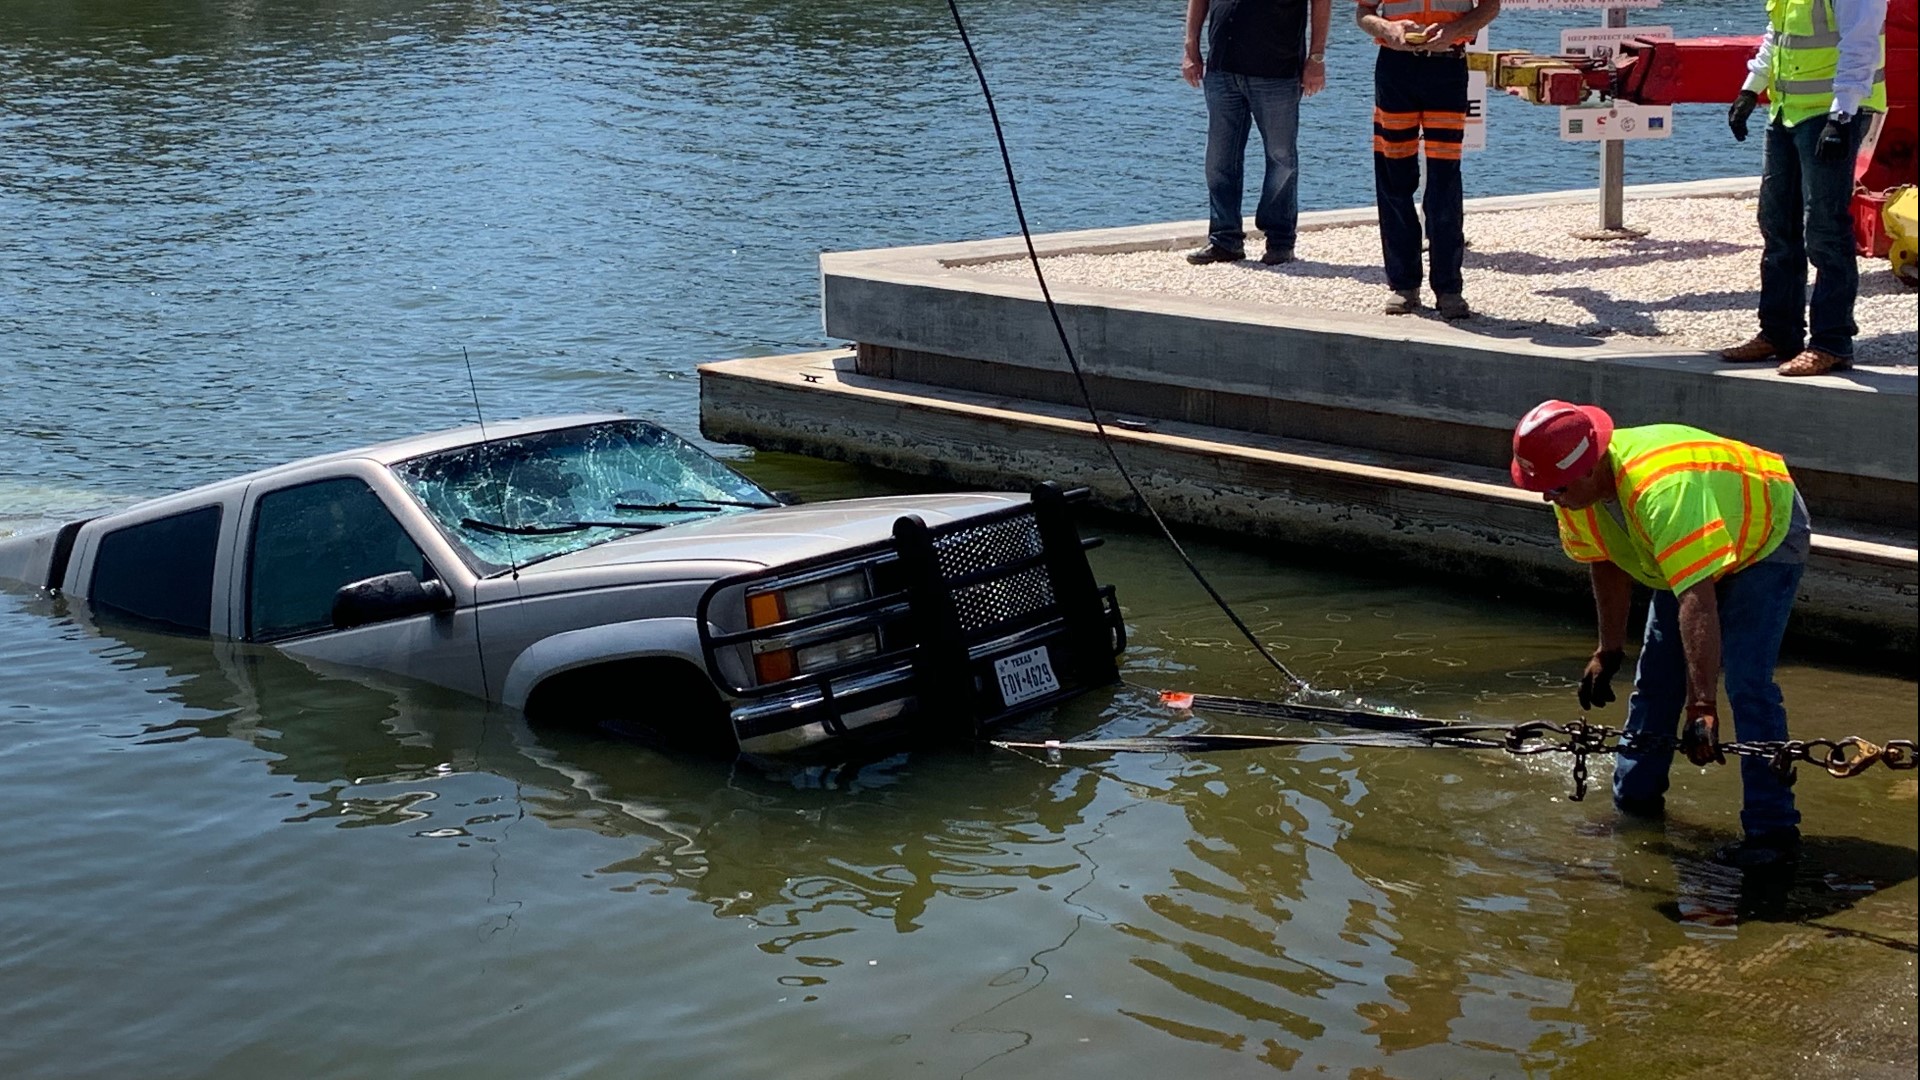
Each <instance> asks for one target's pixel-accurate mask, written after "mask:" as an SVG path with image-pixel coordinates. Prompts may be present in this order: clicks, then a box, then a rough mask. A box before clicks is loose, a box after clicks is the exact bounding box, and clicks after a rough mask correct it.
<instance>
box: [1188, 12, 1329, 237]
mask: <svg viewBox="0 0 1920 1080" xmlns="http://www.w3.org/2000/svg"><path fill="white" fill-rule="evenodd" d="M1332 9H1333V0H1187V46H1186V55H1185V57H1184V58H1183V59H1182V60H1181V62H1180V74H1181V76H1182V77H1184V78H1185V79H1186V80H1187V84H1188V85H1189V86H1200V87H1204V89H1205V90H1206V95H1207V211H1208V227H1207V246H1206V247H1204V248H1201V249H1200V250H1198V251H1195V252H1191V253H1189V254H1188V255H1187V261H1188V262H1190V263H1193V264H1194V265H1195V266H1205V265H1206V264H1208V263H1220V262H1237V261H1239V260H1241V259H1244V258H1246V257H1247V252H1246V232H1245V229H1244V226H1243V224H1242V219H1241V217H1240V199H1241V195H1242V191H1243V183H1244V174H1245V170H1246V157H1247V128H1248V125H1249V124H1251V125H1252V126H1255V127H1258V128H1259V129H1260V143H1261V145H1262V146H1264V147H1265V148H1266V152H1267V172H1266V179H1265V180H1264V181H1263V182H1262V183H1261V185H1260V205H1259V206H1258V207H1257V208H1256V209H1255V210H1254V215H1253V223H1254V224H1255V225H1256V226H1258V227H1259V229H1260V231H1261V232H1262V233H1263V234H1265V236H1266V245H1267V246H1266V252H1265V253H1264V254H1262V255H1261V256H1260V261H1261V262H1263V263H1265V264H1267V265H1268V266H1275V265H1278V264H1280V263H1289V262H1292V261H1293V242H1294V236H1295V234H1296V232H1297V231H1298V228H1299V220H1300V183H1299V156H1300V155H1299V132H1300V98H1301V96H1302V95H1305V96H1307V97H1312V96H1313V95H1315V94H1317V93H1319V92H1320V90H1321V88H1323V87H1325V86H1326V84H1327V68H1326V63H1327V57H1326V48H1327V24H1328V21H1329V19H1330V18H1331V12H1332ZM1309 23H1311V24H1312V28H1311V30H1309V28H1308V24H1309ZM1203 24H1204V25H1206V26H1207V28H1208V36H1207V55H1206V58H1205V59H1202V58H1201V56H1200V28H1201V26H1202V25H1203Z"/></svg>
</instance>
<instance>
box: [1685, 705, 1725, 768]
mask: <svg viewBox="0 0 1920 1080" xmlns="http://www.w3.org/2000/svg"><path fill="white" fill-rule="evenodd" d="M1680 752H1681V753H1682V754H1685V755H1686V756H1687V760H1688V761H1691V762H1693V763H1694V764H1695V765H1699V766H1702V767H1705V766H1708V765H1725V764H1726V763H1727V755H1726V754H1725V753H1723V752H1721V750H1720V718H1719V717H1717V716H1715V715H1714V707H1713V706H1711V705H1689V706H1687V723H1686V726H1685V727H1683V728H1681V729H1680Z"/></svg>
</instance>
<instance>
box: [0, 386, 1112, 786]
mask: <svg viewBox="0 0 1920 1080" xmlns="http://www.w3.org/2000/svg"><path fill="white" fill-rule="evenodd" d="M1079 494H1080V493H1077V492H1063V491H1061V490H1060V489H1058V488H1057V487H1054V486H1051V485H1043V486H1042V487H1040V488H1038V489H1036V490H1035V491H1034V492H1033V493H1032V494H1031V495H1012V494H991V493H968V494H944V495H908V496H897V497H886V498H872V499H849V500H841V501H832V502H821V503H812V504H806V505H786V504H785V503H783V502H782V501H781V500H779V499H776V498H775V497H774V496H773V495H771V494H769V493H768V492H767V491H765V490H763V489H761V488H760V487H758V486H757V485H755V484H754V483H753V482H752V481H750V480H748V479H747V478H746V477H744V476H742V475H740V474H739V473H737V472H735V471H733V470H732V469H730V468H728V467H727V466H726V465H725V464H723V463H722V462H720V461H718V460H716V459H715V458H713V457H711V456H709V455H707V454H705V453H703V452H702V451H701V450H699V449H698V448H697V447H694V446H693V445H691V444H690V443H688V442H686V441H685V440H683V439H681V438H679V437H678V436H676V435H674V434H672V433H671V432H669V431H666V430H664V429H662V428H660V427H657V426H655V425H653V424H651V423H647V422H645V421H642V420H637V419H632V418H628V417H624V416H618V415H594V416H571V417H559V418H550V419H541V420H523V421H514V422H508V423H504V424H489V425H486V426H485V428H484V430H483V429H481V428H478V427H471V428H465V429H461V430H457V431H449V432H444V433H440V434H435V435H424V436H420V437H417V438H411V439H405V440H402V441H398V442H390V443H383V444H380V445H377V446H369V447H365V448H362V449H358V450H349V451H344V452H341V453H336V454H329V455H326V456H323V457H316V458H309V459H307V460H304V461H297V462H293V463H291V464H288V465H283V466H279V467H277V468H273V469H268V470H265V471H262V472H256V473H252V474H249V475H246V476H241V477H237V478H235V479H232V480H227V481H223V482H220V483H215V484H209V485H207V486H205V487H200V488H196V489H194V490H192V491H187V492H183V493H180V494H177V495H170V496H166V497H164V498H160V499H155V500H152V501H149V502H145V503H142V504H140V505H138V506H133V507H130V508H128V509H125V510H120V511H118V512H115V513H111V514H107V515H104V516H101V517H97V518H92V519H89V520H85V521H75V522H70V523H68V524H66V525H64V526H62V527H60V528H58V529H54V530H50V531H47V532H42V533H38V534H34V535H26V536H16V537H6V538H0V578H7V579H12V580H14V581H18V582H24V583H25V584H27V585H29V586H34V587H39V588H45V589H50V590H55V591H57V592H59V593H62V594H64V595H65V596H67V597H68V598H71V599H76V600H81V601H84V602H85V603H86V604H87V605H88V608H89V610H90V612H91V613H92V615H93V617H94V618H95V619H96V620H101V621H113V620H122V621H125V622H128V623H133V624H137V625H140V626H143V627H146V628H154V629H163V630H167V631H170V632H175V633H183V634H193V635H202V636H211V637H216V638H227V639H232V640H235V641H240V642H250V643H257V644H258V645H259V646H261V647H264V648H273V649H278V650H280V651H281V652H284V653H287V654H289V655H292V656H294V657H296V658H299V659H301V660H303V661H307V662H310V663H313V664H316V665H320V666H326V667H343V668H350V669H360V670H365V671H371V672H381V673H386V674H390V675H398V676H403V677H406V678H410V679H418V680H423V681H426V682H429V683H433V684H437V685H440V686H445V687H449V688H452V689H454V690H457V691H461V692H463V693H466V694H470V695H472V696H474V697H476V698H482V699H485V700H487V701H491V702H498V703H501V704H504V705H506V706H508V707H511V708H514V709H519V710H521V711H523V712H524V713H525V714H526V715H527V717H528V718H529V719H530V720H532V721H534V722H536V723H541V722H554V723H594V724H606V725H612V726H616V727H622V728H629V729H637V730H639V731H642V732H644V733H647V734H650V735H656V736H658V737H661V738H663V739H666V740H669V741H672V742H676V743H681V744H684V745H691V746H697V747H701V748H704V749H711V750H720V751H733V750H740V751H746V752H751V753H785V752H790V751H796V750H801V749H803V748H807V747H811V746H817V745H820V744H827V743H832V742H835V741H836V740H840V739H842V738H844V737H847V736H850V735H854V734H863V735H864V734H879V733H882V732H900V731H903V730H904V731H907V732H914V731H919V730H927V731H932V730H939V731H943V732H948V733H952V732H962V733H970V732H973V731H976V730H979V729H981V728H984V727H987V726H991V725H993V724H996V723H998V722H1000V721H1002V720H1005V719H1007V718H1009V717H1011V716H1014V715H1017V714H1020V713H1024V712H1028V711H1031V710H1034V709H1039V708H1043V707H1045V706H1048V705H1052V704H1055V703H1058V702H1060V701H1062V700H1065V699H1067V698H1069V697H1071V696H1073V695H1075V694H1078V693H1080V692H1082V691H1085V690H1087V689H1089V688H1091V687H1096V686H1100V685H1103V684H1107V683H1111V682H1114V681H1115V680H1116V678H1117V668H1116V664H1115V657H1116V655H1117V654H1118V653H1119V652H1120V651H1121V649H1123V648H1124V646H1125V631H1124V628H1123V624H1122V622H1121V618H1120V609H1119V605H1118V603H1117V601H1116V599H1115V597H1114V592H1113V589H1112V588H1111V587H1101V586H1099V585H1098V584H1097V583H1096V582H1095V580H1094V577H1093V573H1092V571H1091V569H1090V568H1089V566H1088V563H1087V559H1086V554H1085V548H1086V547H1089V546H1092V544H1093V543H1094V542H1083V541H1082V540H1081V538H1080V536H1079V534H1078V532H1077V531H1076V529H1075V527H1074V525H1073V522H1072V520H1071V517H1070V516H1069V509H1068V504H1069V503H1070V502H1072V501H1073V500H1074V499H1075V498H1076V496H1077V495H1079Z"/></svg>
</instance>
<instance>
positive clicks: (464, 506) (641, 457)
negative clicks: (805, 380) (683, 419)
mask: <svg viewBox="0 0 1920 1080" xmlns="http://www.w3.org/2000/svg"><path fill="white" fill-rule="evenodd" d="M393 472H394V475H396V476H398V477H399V478H400V481H401V483H403V484H405V485H406V487H407V490H409V491H411V492H412V493H413V497H414V498H415V499H417V500H419V502H420V505H421V506H423V507H425V508H426V511H427V513H429V514H431V515H432V516H433V518H434V520H435V521H436V522H437V523H438V524H439V526H440V528H441V530H442V531H444V532H445V533H446V534H447V536H449V537H450V538H452V539H453V541H454V543H455V544H456V545H458V546H461V547H464V548H465V549H466V551H467V552H468V553H469V554H470V556H471V559H470V561H471V562H473V563H474V564H475V569H476V570H478V571H479V572H480V573H482V574H490V573H495V572H497V571H500V570H504V569H506V568H508V567H510V566H525V565H526V564H528V563H530V562H536V561H538V560H541V559H550V558H553V557H554V556H556V555H565V554H567V553H568V552H573V551H579V550H580V549H582V548H587V547H592V546H593V545H595V544H600V543H605V542H606V541H608V540H612V539H615V538H616V537H620V536H631V535H634V534H635V533H638V532H644V531H647V530H650V529H658V528H664V527H666V526H668V525H675V524H678V523H680V522H683V521H694V520H698V519H700V518H704V517H711V516H713V515H715V514H738V513H744V512H746V511H747V510H749V509H754V508H759V507H769V506H775V505H778V504H777V503H776V502H775V501H774V499H773V498H772V497H771V496H769V495H768V494H767V493H766V492H765V491H762V490H761V489H760V488H759V487H757V486H755V485H754V484H753V482H752V481H750V480H748V479H747V478H745V477H743V476H741V475H740V474H739V473H736V472H734V471H733V470H732V469H729V468H727V467H726V466H725V465H722V464H721V463H720V462H718V461H716V460H714V459H713V458H712V457H709V456H708V455H707V454H705V453H703V452H701V451H700V450H698V449H697V448H695V447H694V446H693V445H692V444H690V443H688V442H687V441H686V440H684V439H682V438H680V437H679V436H677V435H675V434H673V433H672V432H670V431H666V430H663V429H661V428H658V427H655V426H654V425H652V424H649V423H646V422H644V421H640V420H617V421H612V422H609V423H604V424H592V425H589V426H586V427H577V428H566V429H564V430H560V431H543V432H540V433H537V434H533V435H520V436H515V437H513V438H509V439H495V440H492V441H490V442H485V443H477V444H474V445H471V446H463V447H461V448H459V449H457V450H446V451H442V452H440V453H437V454H427V455H425V456H423V457H417V458H412V459H410V460H407V461H403V462H401V463H399V464H398V465H395V466H394V467H393Z"/></svg>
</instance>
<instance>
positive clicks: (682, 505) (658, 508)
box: [613, 499, 780, 514]
mask: <svg viewBox="0 0 1920 1080" xmlns="http://www.w3.org/2000/svg"><path fill="white" fill-rule="evenodd" d="M779 505H780V504H779V503H777V502H741V501H739V500H736V499H688V500H685V501H682V502H670V503H628V502H617V503H614V504H613V508H614V509H615V510H643V511H651V512H654V513H679V514H698V513H702V512H704V511H707V510H713V509H717V508H718V507H722V506H744V507H746V508H748V509H749V510H771V509H773V508H774V507H776V506H779Z"/></svg>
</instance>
